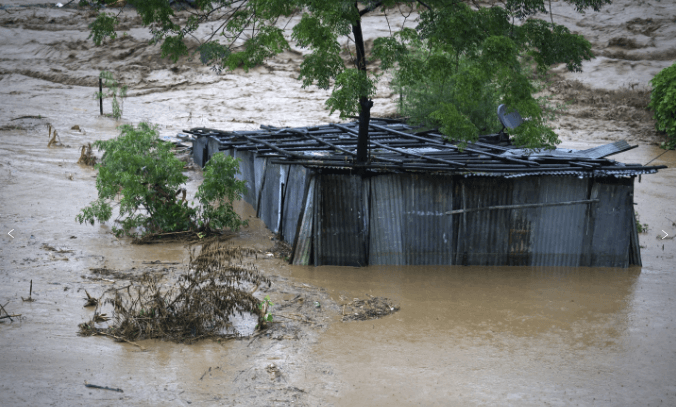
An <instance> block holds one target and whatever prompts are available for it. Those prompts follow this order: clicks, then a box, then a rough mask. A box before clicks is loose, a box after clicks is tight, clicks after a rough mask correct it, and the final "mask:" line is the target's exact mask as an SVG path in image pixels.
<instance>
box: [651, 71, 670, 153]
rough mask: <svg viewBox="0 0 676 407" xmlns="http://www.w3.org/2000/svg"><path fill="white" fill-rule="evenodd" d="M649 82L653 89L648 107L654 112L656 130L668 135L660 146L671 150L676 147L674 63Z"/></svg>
mask: <svg viewBox="0 0 676 407" xmlns="http://www.w3.org/2000/svg"><path fill="white" fill-rule="evenodd" d="M650 83H651V84H652V87H653V89H652V93H651V94H650V104H648V108H649V109H651V110H652V111H653V112H654V114H655V120H656V121H657V122H656V123H655V127H656V128H657V130H658V131H662V132H665V133H666V134H667V137H668V140H667V141H666V142H664V143H662V144H661V147H662V148H664V149H667V150H673V149H674V148H676V64H673V65H671V66H670V67H668V68H664V69H663V70H661V71H660V73H658V74H657V75H655V77H654V78H653V79H652V80H651V81H650Z"/></svg>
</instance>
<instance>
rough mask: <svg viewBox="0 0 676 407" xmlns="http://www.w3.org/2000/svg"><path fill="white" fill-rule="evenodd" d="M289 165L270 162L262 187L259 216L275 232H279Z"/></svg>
mask: <svg viewBox="0 0 676 407" xmlns="http://www.w3.org/2000/svg"><path fill="white" fill-rule="evenodd" d="M288 167H289V166H288V165H279V164H268V165H267V166H266V170H265V180H264V182H263V187H262V189H261V194H260V198H259V199H260V201H259V206H258V217H259V218H261V220H262V221H263V223H265V226H267V227H268V229H270V230H271V231H272V232H273V233H279V223H280V217H281V213H282V210H281V204H282V183H284V182H286V173H287V171H288Z"/></svg>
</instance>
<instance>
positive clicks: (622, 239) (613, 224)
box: [589, 178, 634, 267]
mask: <svg viewBox="0 0 676 407" xmlns="http://www.w3.org/2000/svg"><path fill="white" fill-rule="evenodd" d="M633 190H634V184H633V180H627V179H615V178H600V179H596V180H595V182H594V185H593V187H592V195H597V196H598V198H599V203H598V204H596V205H595V206H596V207H595V211H594V213H593V217H594V228H593V232H592V233H593V235H592V253H591V259H590V264H589V265H590V266H592V267H627V266H628V265H629V243H630V239H631V235H630V233H629V232H630V231H632V230H633V228H632V225H631V222H632V219H633V217H634V216H633V210H634V207H633Z"/></svg>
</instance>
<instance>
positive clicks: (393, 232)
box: [369, 174, 406, 265]
mask: <svg viewBox="0 0 676 407" xmlns="http://www.w3.org/2000/svg"><path fill="white" fill-rule="evenodd" d="M402 177H403V175H400V174H384V175H379V176H375V177H373V178H371V211H370V217H371V227H370V232H371V233H370V236H369V242H370V244H369V264H371V265H373V264H406V263H405V261H404V250H403V242H402V228H401V219H402V214H403V212H404V201H403V200H404V196H403V192H402V186H401V184H402Z"/></svg>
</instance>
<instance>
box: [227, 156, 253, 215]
mask: <svg viewBox="0 0 676 407" xmlns="http://www.w3.org/2000/svg"><path fill="white" fill-rule="evenodd" d="M233 153H234V157H235V158H237V159H239V160H240V162H239V172H240V173H239V174H237V179H241V180H244V181H246V193H245V194H244V200H245V201H246V202H248V203H250V204H251V206H253V207H254V208H256V207H257V206H258V202H257V201H258V199H257V198H258V197H257V196H256V182H255V180H256V178H255V176H254V163H253V161H254V157H253V153H252V152H250V151H241V150H235V151H234V152H233Z"/></svg>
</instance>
